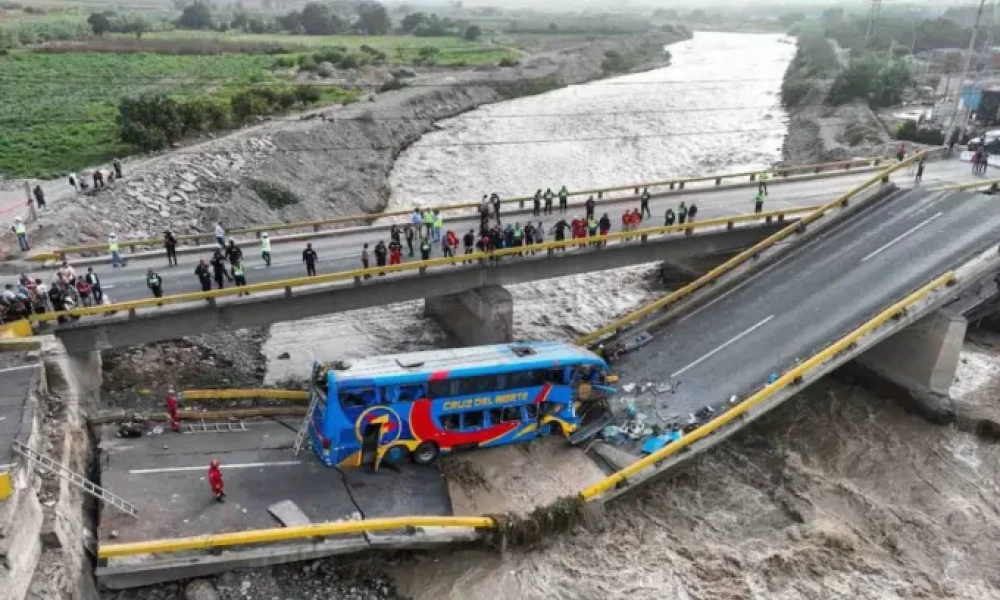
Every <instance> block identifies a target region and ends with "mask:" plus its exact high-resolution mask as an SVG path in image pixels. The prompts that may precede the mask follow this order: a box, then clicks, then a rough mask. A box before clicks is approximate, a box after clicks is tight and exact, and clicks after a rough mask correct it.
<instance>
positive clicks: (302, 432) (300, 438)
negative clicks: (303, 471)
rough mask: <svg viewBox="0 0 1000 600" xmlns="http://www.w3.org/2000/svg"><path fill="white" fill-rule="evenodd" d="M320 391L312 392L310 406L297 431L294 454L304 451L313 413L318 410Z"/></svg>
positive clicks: (293, 448)
mask: <svg viewBox="0 0 1000 600" xmlns="http://www.w3.org/2000/svg"><path fill="white" fill-rule="evenodd" d="M319 401H320V393H319V392H313V393H312V394H310V398H309V407H308V408H306V416H305V418H304V419H302V425H299V430H298V431H296V432H295V444H293V445H292V454H293V455H295V456H298V455H299V452H301V451H302V443H303V442H305V441H306V436H307V435H309V426H310V425H311V424H312V415H313V412H315V411H316V405H317V404H319Z"/></svg>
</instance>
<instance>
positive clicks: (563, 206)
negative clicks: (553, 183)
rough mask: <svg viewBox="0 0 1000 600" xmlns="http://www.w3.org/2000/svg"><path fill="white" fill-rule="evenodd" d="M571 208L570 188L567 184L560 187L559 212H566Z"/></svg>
mask: <svg viewBox="0 0 1000 600" xmlns="http://www.w3.org/2000/svg"><path fill="white" fill-rule="evenodd" d="M568 210H569V190H567V189H566V186H565V185H564V186H562V187H561V188H559V212H561V213H564V212H566V211H568Z"/></svg>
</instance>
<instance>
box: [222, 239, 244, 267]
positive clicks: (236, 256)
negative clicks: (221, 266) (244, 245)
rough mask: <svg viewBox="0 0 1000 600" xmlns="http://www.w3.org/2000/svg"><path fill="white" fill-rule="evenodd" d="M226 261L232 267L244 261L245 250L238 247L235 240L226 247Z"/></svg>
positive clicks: (231, 240) (230, 241)
mask: <svg viewBox="0 0 1000 600" xmlns="http://www.w3.org/2000/svg"><path fill="white" fill-rule="evenodd" d="M226 260H228V261H229V264H231V265H232V264H236V263H238V262H240V261H241V260H243V250H241V249H240V247H239V246H237V245H236V241H235V240H233V239H230V240H229V245H228V246H226Z"/></svg>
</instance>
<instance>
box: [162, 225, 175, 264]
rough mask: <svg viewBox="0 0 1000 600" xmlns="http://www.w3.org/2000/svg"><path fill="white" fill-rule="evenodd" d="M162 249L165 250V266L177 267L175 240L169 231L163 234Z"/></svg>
mask: <svg viewBox="0 0 1000 600" xmlns="http://www.w3.org/2000/svg"><path fill="white" fill-rule="evenodd" d="M163 247H164V248H166V249H167V266H168V267H170V266H177V238H176V237H174V233H173V232H172V231H170V230H169V229H168V230H166V231H164V232H163Z"/></svg>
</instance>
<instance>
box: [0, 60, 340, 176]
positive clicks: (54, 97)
mask: <svg viewBox="0 0 1000 600" xmlns="http://www.w3.org/2000/svg"><path fill="white" fill-rule="evenodd" d="M274 59H275V57H273V56H267V55H240V54H231V55H214V56H196V55H185V56H173V55H162V54H106V53H91V52H80V53H67V54H46V53H38V52H30V51H15V52H11V53H9V54H8V55H6V56H3V57H0V106H3V111H2V112H0V172H3V173H4V174H6V175H11V176H18V177H50V176H56V175H61V174H64V173H67V172H69V171H72V170H78V169H82V168H84V167H86V166H88V165H94V164H99V163H101V162H104V161H107V160H108V159H110V158H112V157H113V156H115V155H119V156H121V155H125V154H128V153H130V152H131V149H130V148H129V147H127V146H124V145H123V144H121V143H120V142H119V141H118V135H117V126H116V121H115V119H116V116H117V113H118V110H117V106H118V101H119V99H120V98H121V97H122V96H124V95H140V94H143V93H156V92H162V93H167V94H170V95H174V96H179V97H213V98H219V99H222V100H226V101H228V99H229V97H230V96H232V95H233V94H235V93H236V92H238V91H240V90H243V89H246V88H247V87H248V86H251V85H254V84H261V83H281V82H282V81H283V80H282V79H281V78H279V77H277V76H276V75H274V74H272V72H271V71H270V66H271V65H272V64H273V63H274ZM324 94H325V98H324V101H325V102H345V101H352V100H353V99H355V98H356V97H357V92H354V91H345V90H340V89H338V88H324Z"/></svg>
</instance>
